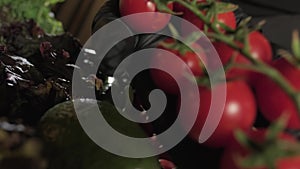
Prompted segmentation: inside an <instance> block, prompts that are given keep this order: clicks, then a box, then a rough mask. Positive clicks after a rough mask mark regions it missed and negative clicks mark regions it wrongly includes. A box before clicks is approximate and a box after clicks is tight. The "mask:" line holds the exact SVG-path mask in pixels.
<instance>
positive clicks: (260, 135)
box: [220, 129, 300, 169]
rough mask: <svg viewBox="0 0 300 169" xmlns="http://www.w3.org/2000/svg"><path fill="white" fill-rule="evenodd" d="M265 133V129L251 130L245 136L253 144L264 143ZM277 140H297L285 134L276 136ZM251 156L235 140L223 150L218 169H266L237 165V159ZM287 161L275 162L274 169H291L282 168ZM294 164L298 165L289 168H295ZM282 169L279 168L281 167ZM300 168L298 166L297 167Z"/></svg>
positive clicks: (263, 167) (264, 168) (248, 151)
mask: <svg viewBox="0 0 300 169" xmlns="http://www.w3.org/2000/svg"><path fill="white" fill-rule="evenodd" d="M266 132H267V129H251V130H248V131H247V132H246V134H247V136H248V137H249V138H250V139H251V140H252V141H255V142H258V143H260V142H263V141H265V137H266ZM278 139H281V140H285V141H288V142H296V141H297V140H296V139H295V138H294V137H292V136H291V135H288V134H285V133H280V134H279V135H278ZM250 154H251V151H250V150H248V149H246V148H245V147H243V146H242V145H241V144H240V143H238V141H237V140H235V139H234V140H233V141H232V142H231V143H230V144H229V145H228V146H227V147H226V148H225V150H224V152H223V155H222V157H221V161H220V169H268V168H267V167H265V166H261V167H256V168H242V167H240V166H239V165H238V164H237V158H238V157H242V158H247V156H248V155H250ZM294 158H296V159H299V157H293V159H294ZM287 161H288V160H287V159H285V158H283V159H279V160H278V161H277V166H278V168H276V169H292V168H284V167H283V166H287V165H286V164H285V162H287ZM295 164H299V161H298V163H294V164H292V165H291V166H293V167H295V166H296V165H295ZM280 166H281V167H283V168H281V167H280ZM298 166H300V165H298Z"/></svg>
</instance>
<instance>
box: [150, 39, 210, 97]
mask: <svg viewBox="0 0 300 169" xmlns="http://www.w3.org/2000/svg"><path fill="white" fill-rule="evenodd" d="M165 42H167V43H172V42H174V41H173V40H170V39H167V40H165ZM193 47H194V48H195V49H199V50H200V51H203V50H202V48H201V46H199V45H198V44H196V43H195V44H193ZM158 48H160V49H164V50H167V51H170V52H172V53H173V54H175V55H176V56H178V57H180V58H181V59H182V61H183V62H184V63H185V64H186V65H187V66H188V68H189V69H190V70H191V72H192V73H193V75H194V76H197V77H201V76H203V75H204V71H203V66H202V65H201V64H202V63H203V62H206V55H205V53H204V52H200V53H199V54H200V57H201V59H200V58H199V57H198V55H197V54H196V53H194V52H193V51H188V52H186V53H185V54H181V53H180V52H179V51H177V50H173V49H166V48H165V47H163V46H161V45H159V46H158ZM202 61H203V62H202ZM167 63H168V64H169V65H171V66H170V67H169V68H170V69H172V70H173V71H174V72H175V77H174V78H177V79H182V80H186V77H185V76H186V75H185V72H186V66H185V64H180V63H177V62H175V61H174V60H166V59H164V56H163V54H162V53H161V52H159V51H158V52H156V53H155V54H154V56H153V59H152V61H151V64H153V65H164V64H167ZM150 74H151V77H152V79H153V81H154V83H155V84H156V86H157V87H158V88H160V89H162V90H164V91H165V92H167V93H170V94H179V88H178V87H177V83H176V82H175V80H174V79H173V78H172V77H171V76H170V75H169V74H168V73H166V72H163V71H159V70H156V69H152V70H151V71H150Z"/></svg>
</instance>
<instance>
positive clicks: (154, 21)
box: [119, 0, 173, 33]
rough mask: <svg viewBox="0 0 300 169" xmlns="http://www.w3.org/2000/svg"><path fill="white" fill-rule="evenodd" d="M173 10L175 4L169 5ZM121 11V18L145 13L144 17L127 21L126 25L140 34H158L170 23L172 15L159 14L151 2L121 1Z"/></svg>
mask: <svg viewBox="0 0 300 169" xmlns="http://www.w3.org/2000/svg"><path fill="white" fill-rule="evenodd" d="M168 7H169V8H170V9H173V3H170V4H168ZM119 9H120V14H121V16H127V15H131V14H136V13H144V12H155V13H151V14H150V13H145V15H142V16H134V17H133V16H132V17H130V18H128V19H126V20H125V21H126V23H127V24H128V25H129V26H130V27H131V28H132V29H133V30H135V31H138V32H142V33H144V32H157V31H160V30H161V29H163V28H164V27H165V26H166V25H167V24H168V22H169V20H170V16H171V15H166V14H161V13H158V9H157V7H156V5H155V3H154V2H152V1H151V0H120V1H119Z"/></svg>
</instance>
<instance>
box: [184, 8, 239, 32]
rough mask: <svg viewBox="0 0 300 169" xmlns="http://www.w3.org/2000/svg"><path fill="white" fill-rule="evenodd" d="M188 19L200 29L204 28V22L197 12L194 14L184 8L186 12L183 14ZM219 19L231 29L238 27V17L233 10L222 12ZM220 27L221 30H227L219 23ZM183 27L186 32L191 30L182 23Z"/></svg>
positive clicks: (218, 16)
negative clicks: (236, 17)
mask: <svg viewBox="0 0 300 169" xmlns="http://www.w3.org/2000/svg"><path fill="white" fill-rule="evenodd" d="M182 17H183V18H184V19H186V20H187V21H189V22H191V23H192V24H194V25H195V26H197V27H198V28H199V29H200V30H204V25H205V24H204V22H203V21H202V20H200V19H199V18H198V17H197V16H196V15H195V14H193V13H192V12H191V11H189V10H184V14H183V16H182ZM217 20H218V21H219V22H221V23H223V24H225V25H226V26H228V27H230V28H231V29H235V28H236V19H235V15H234V13H233V12H226V13H220V14H217ZM217 27H218V29H219V30H221V32H223V33H224V32H225V30H223V29H222V28H221V27H220V25H217ZM182 29H183V31H184V32H187V33H188V32H189V30H188V28H186V27H185V25H182Z"/></svg>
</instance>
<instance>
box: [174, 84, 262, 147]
mask: <svg viewBox="0 0 300 169" xmlns="http://www.w3.org/2000/svg"><path fill="white" fill-rule="evenodd" d="M224 85H226V93H227V95H226V101H225V107H224V110H223V115H222V118H221V120H220V122H219V123H218V127H217V128H216V130H215V131H214V133H213V134H212V136H211V137H210V138H209V139H208V140H207V141H206V142H204V143H203V145H205V146H208V147H213V148H220V147H226V146H227V145H228V144H229V143H230V142H231V140H232V139H233V134H234V131H235V130H237V129H241V130H249V129H250V128H251V127H252V126H253V123H254V120H255V117H256V102H255V98H254V94H253V93H252V90H251V89H250V87H249V86H248V85H247V84H246V83H245V82H243V81H229V82H227V83H226V84H225V83H220V84H216V85H215V86H213V88H214V90H216V91H218V90H222V89H223V88H224ZM199 94H200V103H193V102H191V104H199V106H200V108H199V112H198V117H197V119H196V122H195V124H194V126H193V127H192V129H191V131H190V132H189V137H190V138H191V139H193V140H194V141H196V142H198V139H199V135H200V132H202V128H203V125H204V123H205V122H206V118H207V115H208V112H209V110H210V107H211V89H209V88H207V87H201V86H200V87H199ZM189 99H190V100H192V96H191V98H189ZM178 103H180V101H178ZM179 106H180V105H179ZM185 113H186V116H185V119H183V121H182V122H181V124H182V127H183V129H185V124H187V123H188V122H191V121H193V119H190V118H189V112H185Z"/></svg>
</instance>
